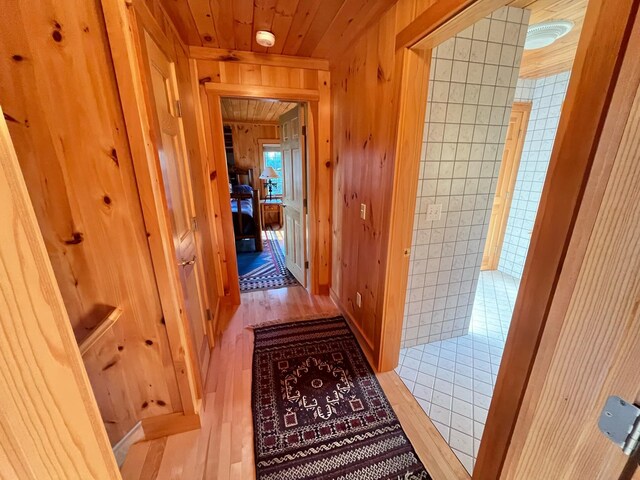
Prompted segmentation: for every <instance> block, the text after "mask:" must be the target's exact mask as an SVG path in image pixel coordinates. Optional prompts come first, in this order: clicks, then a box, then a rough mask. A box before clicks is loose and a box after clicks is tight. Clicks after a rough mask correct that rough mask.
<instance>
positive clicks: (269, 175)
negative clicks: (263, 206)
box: [259, 167, 280, 200]
mask: <svg viewBox="0 0 640 480" xmlns="http://www.w3.org/2000/svg"><path fill="white" fill-rule="evenodd" d="M259 178H260V180H266V186H267V189H268V190H269V200H271V199H272V197H273V195H272V194H271V192H272V190H273V185H274V183H273V180H272V179H274V178H280V175H278V172H276V171H275V170H274V169H273V167H264V170H262V173H261V174H260V177H259Z"/></svg>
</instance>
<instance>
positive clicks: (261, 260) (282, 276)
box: [238, 230, 298, 292]
mask: <svg viewBox="0 0 640 480" xmlns="http://www.w3.org/2000/svg"><path fill="white" fill-rule="evenodd" d="M262 244H263V251H262V252H251V253H238V273H239V276H240V290H241V291H242V292H250V291H253V290H267V289H270V288H282V287H290V286H293V285H298V281H297V280H296V279H295V277H294V276H293V275H292V274H291V272H289V270H287V267H286V265H285V258H284V252H283V251H282V245H281V243H280V241H279V240H278V238H277V236H276V232H274V231H273V230H266V231H265V232H263V240H262Z"/></svg>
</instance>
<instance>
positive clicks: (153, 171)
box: [102, 0, 204, 416]
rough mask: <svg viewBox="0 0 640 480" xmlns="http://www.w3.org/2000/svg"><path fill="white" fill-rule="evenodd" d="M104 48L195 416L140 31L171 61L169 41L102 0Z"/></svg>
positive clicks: (134, 12)
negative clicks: (107, 51)
mask: <svg viewBox="0 0 640 480" xmlns="http://www.w3.org/2000/svg"><path fill="white" fill-rule="evenodd" d="M102 9H103V13H104V19H105V25H106V29H107V35H108V41H109V47H110V49H111V55H112V59H113V65H114V69H115V76H116V79H117V83H118V91H119V93H120V99H121V104H122V111H123V115H124V120H125V124H126V126H127V137H128V139H129V145H130V148H131V154H132V158H133V166H134V171H135V177H136V185H137V186H138V194H139V197H140V204H141V206H142V214H143V217H144V222H145V227H146V229H147V236H148V240H149V250H150V251H151V261H152V264H153V268H154V271H155V278H156V283H157V286H158V294H159V297H160V304H161V307H162V313H163V318H162V319H161V320H162V321H163V322H164V324H165V325H166V328H167V336H168V339H169V346H170V349H171V357H172V360H173V364H174V369H175V372H176V379H177V381H178V389H179V392H180V398H181V401H182V407H183V412H184V415H185V416H187V415H199V414H200V412H201V409H202V406H203V395H202V383H203V381H204V379H202V378H200V376H199V374H198V372H199V370H198V368H197V366H196V362H197V355H196V353H195V352H196V349H195V348H194V345H193V344H192V341H191V334H190V325H189V320H188V319H187V316H186V307H185V302H184V297H183V295H182V290H181V284H180V278H179V275H180V273H179V270H178V265H177V263H176V261H175V259H176V252H175V247H174V244H173V233H172V228H171V222H170V220H169V212H168V208H167V202H166V198H165V193H164V186H163V180H162V172H161V170H160V159H159V155H158V151H157V149H156V141H155V136H156V135H157V134H156V132H155V128H154V125H155V124H154V121H155V120H154V119H153V118H152V112H153V111H154V110H153V109H152V108H151V107H150V105H151V100H150V98H149V95H148V92H149V89H148V88H147V85H146V81H147V75H146V70H145V66H146V63H145V58H144V56H143V52H144V44H143V42H144V38H143V36H144V32H145V31H146V32H148V33H149V35H150V36H151V38H152V39H153V40H154V41H156V43H157V45H158V47H159V48H160V49H161V50H162V51H163V52H164V53H165V54H166V55H167V57H168V58H169V59H170V60H172V61H175V56H174V54H173V52H172V51H171V47H170V45H171V44H170V42H169V40H168V39H167V37H166V36H165V35H164V34H163V33H162V31H161V30H159V28H158V26H157V24H156V23H155V20H154V19H153V17H152V16H151V14H150V12H149V11H148V10H146V7H145V6H144V5H142V4H141V2H135V3H134V5H133V8H129V7H128V6H127V5H126V4H125V3H124V2H112V1H110V0H102Z"/></svg>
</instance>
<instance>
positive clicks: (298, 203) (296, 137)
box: [280, 106, 307, 287]
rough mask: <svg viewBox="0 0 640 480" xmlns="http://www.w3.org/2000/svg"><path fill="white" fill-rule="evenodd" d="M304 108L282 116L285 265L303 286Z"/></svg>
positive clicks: (281, 143) (304, 275)
mask: <svg viewBox="0 0 640 480" xmlns="http://www.w3.org/2000/svg"><path fill="white" fill-rule="evenodd" d="M303 121H304V109H303V107H302V106H298V107H297V108H292V109H291V110H290V111H289V112H287V113H285V114H284V115H282V116H281V117H280V135H281V137H282V139H281V142H280V148H281V150H282V170H283V174H284V175H283V177H284V178H283V190H284V191H283V196H282V207H283V209H284V214H283V216H284V221H283V225H284V249H285V262H286V266H287V268H288V269H289V271H290V272H291V273H292V274H293V276H294V277H296V279H297V280H298V282H300V284H301V285H302V286H303V287H306V285H307V282H306V280H307V278H306V277H307V275H306V268H305V265H306V260H307V258H306V248H305V246H306V231H307V229H306V225H305V221H306V213H307V212H306V206H305V204H306V172H305V165H306V160H305V148H306V147H305V136H304V133H303Z"/></svg>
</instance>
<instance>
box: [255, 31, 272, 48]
mask: <svg viewBox="0 0 640 480" xmlns="http://www.w3.org/2000/svg"><path fill="white" fill-rule="evenodd" d="M256 42H258V45H262V46H263V47H273V46H274V45H275V44H276V36H275V35H274V34H273V33H271V32H267V31H266V30H258V31H257V32H256Z"/></svg>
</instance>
